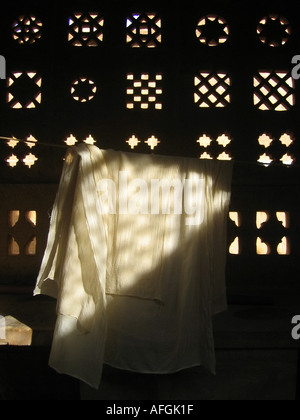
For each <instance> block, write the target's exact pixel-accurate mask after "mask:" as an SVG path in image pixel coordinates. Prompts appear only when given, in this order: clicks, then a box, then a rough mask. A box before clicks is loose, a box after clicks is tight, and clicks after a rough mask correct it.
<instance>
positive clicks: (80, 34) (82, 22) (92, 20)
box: [68, 12, 104, 47]
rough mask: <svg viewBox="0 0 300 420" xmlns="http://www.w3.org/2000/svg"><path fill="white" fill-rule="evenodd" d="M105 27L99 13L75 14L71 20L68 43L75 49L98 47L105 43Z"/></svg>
mask: <svg viewBox="0 0 300 420" xmlns="http://www.w3.org/2000/svg"><path fill="white" fill-rule="evenodd" d="M103 26H104V19H103V17H102V16H101V15H100V14H99V13H98V12H90V13H82V12H77V13H74V14H73V15H72V16H71V17H70V18H69V33H68V41H69V43H70V44H71V45H73V46H74V47H97V46H98V45H100V44H101V43H102V41H103Z"/></svg>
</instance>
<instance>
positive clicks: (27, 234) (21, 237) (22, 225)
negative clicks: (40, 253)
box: [7, 210, 37, 256]
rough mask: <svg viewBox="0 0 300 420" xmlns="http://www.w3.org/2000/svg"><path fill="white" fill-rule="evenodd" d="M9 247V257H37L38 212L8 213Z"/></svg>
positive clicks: (13, 211) (15, 211) (11, 211)
mask: <svg viewBox="0 0 300 420" xmlns="http://www.w3.org/2000/svg"><path fill="white" fill-rule="evenodd" d="M8 226H9V235H8V246H7V254H8V255H9V256H18V255H28V256H30V255H36V246H37V240H36V226H37V212H36V211H35V210H28V211H25V212H21V211H20V210H10V211H9V213H8Z"/></svg>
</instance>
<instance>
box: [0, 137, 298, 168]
mask: <svg viewBox="0 0 300 420" xmlns="http://www.w3.org/2000/svg"><path fill="white" fill-rule="evenodd" d="M0 140H3V141H11V140H13V141H17V142H20V143H25V144H27V145H28V143H31V144H34V145H38V146H44V147H54V148H60V149H65V150H66V149H69V148H71V147H72V146H69V145H67V144H66V145H63V144H55V143H44V142H40V141H38V142H37V141H33V140H30V139H27V140H24V139H18V138H16V137H6V136H0ZM232 161H233V163H234V164H236V163H237V164H240V165H256V166H272V167H274V166H279V167H281V168H282V167H286V168H300V165H297V164H292V165H285V166H283V165H282V164H280V163H274V162H271V163H270V164H268V163H263V162H258V161H256V162H250V161H244V160H236V159H232Z"/></svg>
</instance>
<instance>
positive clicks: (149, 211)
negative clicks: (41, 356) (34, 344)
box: [34, 144, 232, 387]
mask: <svg viewBox="0 0 300 420" xmlns="http://www.w3.org/2000/svg"><path fill="white" fill-rule="evenodd" d="M231 176H232V163H231V162H221V161H208V160H199V159H190V158H179V157H178V158H177V157H165V156H157V155H143V154H136V153H123V152H117V151H113V150H100V149H98V148H97V147H96V146H88V145H85V144H84V145H80V146H76V147H73V148H71V149H70V150H69V151H68V153H67V155H66V159H65V164H64V168H63V173H62V177H61V181H60V185H59V189H58V193H57V197H56V201H55V204H54V208H53V212H52V216H51V224H50V229H49V235H48V243H47V248H46V250H45V254H44V258H43V261H42V265H41V269H40V273H39V276H38V279H37V284H36V288H35V291H34V294H39V293H43V294H47V295H50V296H52V297H55V298H57V323H56V328H55V332H54V337H53V343H52V350H51V355H50V361H49V364H50V366H52V367H53V368H54V369H56V370H57V371H59V372H62V373H66V374H69V375H72V376H74V377H77V378H79V379H81V380H83V381H84V382H86V383H88V384H89V385H91V386H93V387H98V386H99V383H100V380H101V372H102V365H103V363H104V362H105V363H107V364H110V365H112V366H114V367H118V368H121V369H127V370H132V371H138V372H144V373H170V372H175V371H178V370H180V369H183V368H187V367H192V366H198V365H203V366H206V367H207V368H208V369H209V370H210V371H211V372H214V371H215V354H214V341H213V332H212V315H213V314H214V313H217V312H220V311H222V310H225V309H226V287H225V263H226V223H227V217H228V206H229V200H230V190H231Z"/></svg>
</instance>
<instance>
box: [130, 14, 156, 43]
mask: <svg viewBox="0 0 300 420" xmlns="http://www.w3.org/2000/svg"><path fill="white" fill-rule="evenodd" d="M126 42H127V44H128V45H129V46H130V47H133V48H140V47H146V48H155V47H157V46H159V45H160V44H161V18H160V16H158V14H157V13H132V14H131V15H130V16H128V18H127V20H126Z"/></svg>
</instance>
